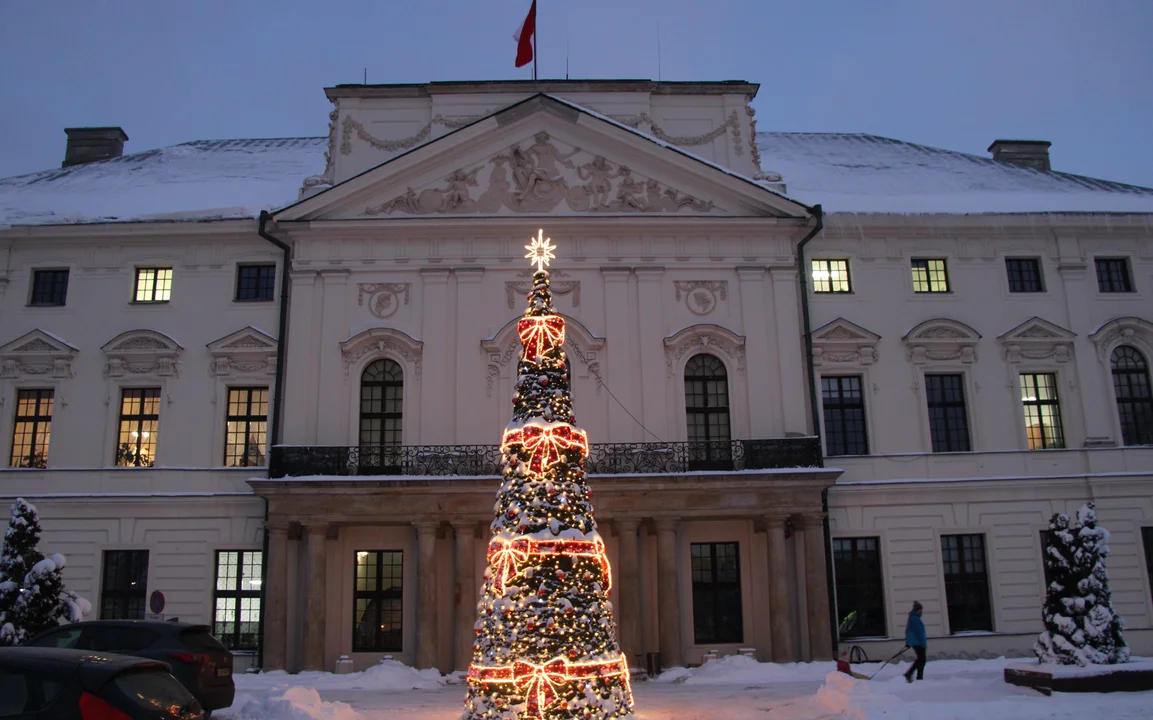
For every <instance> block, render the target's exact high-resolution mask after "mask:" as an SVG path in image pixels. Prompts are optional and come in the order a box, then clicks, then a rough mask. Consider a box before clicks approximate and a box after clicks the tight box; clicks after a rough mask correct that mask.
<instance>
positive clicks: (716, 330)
mask: <svg viewBox="0 0 1153 720" xmlns="http://www.w3.org/2000/svg"><path fill="white" fill-rule="evenodd" d="M690 351H692V352H703V353H710V354H720V355H723V356H724V357H726V358H728V359H729V360H730V361H731V362H732V367H733V368H735V369H736V371H737V372H742V373H743V372H744V371H745V338H744V337H743V336H741V335H737V334H736V333H735V332H733V331H732V330H729V329H727V328H723V327H721V326H720V325H712V324H704V325H691V326H689V327H687V328H685V329H684V330H681V331H680V332H677V333H675V334H673V335H670V336H668V337H667V338H665V372H666V373H668V376H669V377H676V376H677V374H678V373H679V371H680V368H681V366H682V365H683V364H684V362H683V361H684V357H685V355H687V354H688V353H689V352H690Z"/></svg>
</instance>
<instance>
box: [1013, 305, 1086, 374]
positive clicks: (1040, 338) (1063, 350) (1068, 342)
mask: <svg viewBox="0 0 1153 720" xmlns="http://www.w3.org/2000/svg"><path fill="white" fill-rule="evenodd" d="M1075 337H1077V333H1074V332H1071V331H1069V330H1066V329H1065V328H1063V327H1061V326H1060V325H1055V324H1054V323H1051V322H1049V321H1048V320H1043V319H1041V318H1039V317H1036V316H1034V317H1031V318H1029V319H1028V320H1026V321H1025V322H1023V323H1021V324H1020V325H1018V326H1017V327H1015V328H1013V329H1012V330H1010V331H1009V332H1007V333H1005V334H1004V335H1001V336H999V337H998V338H997V341H998V342H1000V343H1001V345H1002V347H1004V348H1005V359H1006V360H1008V361H1009V362H1011V363H1014V364H1016V363H1020V362H1022V361H1026V360H1050V359H1051V360H1054V361H1056V362H1059V363H1063V362H1068V360H1069V358H1070V357H1071V356H1072V354H1073V338H1075Z"/></svg>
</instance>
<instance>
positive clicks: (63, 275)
mask: <svg viewBox="0 0 1153 720" xmlns="http://www.w3.org/2000/svg"><path fill="white" fill-rule="evenodd" d="M67 296H68V271H67V270H36V271H34V272H33V273H32V296H31V297H30V298H29V300H28V302H29V304H30V305H63V304H64V303H65V300H66V299H67Z"/></svg>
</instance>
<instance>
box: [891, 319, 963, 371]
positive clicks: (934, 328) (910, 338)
mask: <svg viewBox="0 0 1153 720" xmlns="http://www.w3.org/2000/svg"><path fill="white" fill-rule="evenodd" d="M901 339H902V340H904V341H905V346H906V347H907V348H908V354H909V359H910V360H912V361H913V362H914V363H916V364H918V365H921V364H924V363H926V362H949V361H953V360H960V361H961V362H963V363H971V362H973V361H975V360H976V359H977V343H978V342H980V340H981V334H980V333H978V332H977V331H976V330H974V329H973V328H971V327H969V326H968V325H966V324H965V323H963V322H959V321H957V320H948V319H946V318H935V319H933V320H926V321H925V322H923V323H921V324H920V325H918V326H916V327H915V328H913V329H912V330H910V331H909V332H908V334H907V335H905V337H903V338H901Z"/></svg>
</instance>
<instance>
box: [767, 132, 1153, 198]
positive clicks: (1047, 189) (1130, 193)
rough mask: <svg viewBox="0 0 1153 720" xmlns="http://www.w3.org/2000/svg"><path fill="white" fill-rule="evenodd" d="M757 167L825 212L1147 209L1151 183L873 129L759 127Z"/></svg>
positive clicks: (1152, 192) (794, 194)
mask: <svg viewBox="0 0 1153 720" xmlns="http://www.w3.org/2000/svg"><path fill="white" fill-rule="evenodd" d="M757 147H758V149H759V150H760V153H761V168H762V169H763V170H764V171H765V172H776V173H780V174H781V176H782V180H783V182H784V183H785V186H786V188H787V192H786V194H787V195H788V196H789V197H791V198H794V199H796V200H798V201H799V202H802V203H805V204H806V205H814V204H816V203H820V204H821V206H822V208H823V209H824V210H825V212H826V213H838V212H848V213H948V214H976V213H1032V212H1133V213H1153V189H1149V188H1142V187H1137V186H1134V185H1125V184H1122V183H1115V182H1107V181H1104V180H1094V179H1093V178H1087V177H1081V176H1079V175H1070V174H1068V173H1061V172H1044V171H1041V170H1033V169H1031V168H1025V167H1020V166H1017V165H1009V164H1007V163H1004V162H999V161H996V160H993V159H992V158H990V157H981V156H979V155H970V154H967V153H960V152H954V151H952V150H942V149H940V148H934V147H928V146H926V145H917V144H916V143H909V142H903V141H901V140H891V139H889V138H884V137H879V136H877V135H862V134H847V133H801V132H797V133H792V132H764V133H757Z"/></svg>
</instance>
